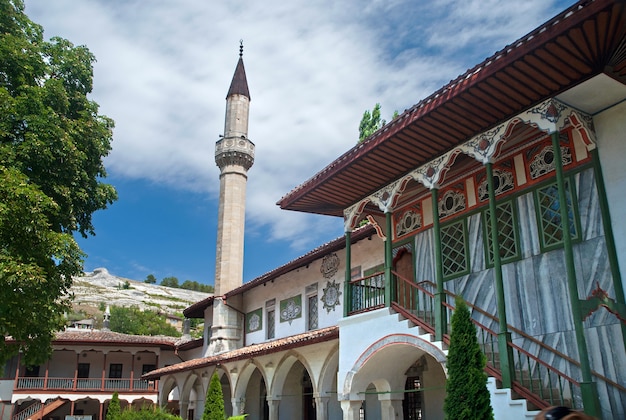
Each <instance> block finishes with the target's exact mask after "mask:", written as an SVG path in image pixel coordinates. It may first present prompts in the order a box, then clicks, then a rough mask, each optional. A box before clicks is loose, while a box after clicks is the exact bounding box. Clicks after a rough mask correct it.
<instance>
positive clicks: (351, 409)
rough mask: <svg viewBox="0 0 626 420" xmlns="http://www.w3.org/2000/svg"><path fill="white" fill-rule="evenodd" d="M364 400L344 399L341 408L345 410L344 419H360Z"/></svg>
mask: <svg viewBox="0 0 626 420" xmlns="http://www.w3.org/2000/svg"><path fill="white" fill-rule="evenodd" d="M362 405H363V400H343V401H341V409H342V410H343V420H359V419H360V413H359V412H360V410H361V406H362Z"/></svg>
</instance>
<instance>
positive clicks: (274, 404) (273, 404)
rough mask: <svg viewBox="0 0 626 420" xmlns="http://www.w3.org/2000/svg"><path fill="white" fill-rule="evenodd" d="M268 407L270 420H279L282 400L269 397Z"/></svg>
mask: <svg viewBox="0 0 626 420" xmlns="http://www.w3.org/2000/svg"><path fill="white" fill-rule="evenodd" d="M267 405H268V406H269V408H270V410H269V411H270V418H269V420H278V406H279V405H280V399H279V398H272V397H267Z"/></svg>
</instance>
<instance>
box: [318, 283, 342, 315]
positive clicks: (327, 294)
mask: <svg viewBox="0 0 626 420" xmlns="http://www.w3.org/2000/svg"><path fill="white" fill-rule="evenodd" d="M322 290H323V293H324V294H323V296H322V302H324V309H326V312H330V311H331V310H333V311H334V310H335V307H336V306H338V305H339V302H340V301H341V299H340V297H341V290H339V283H337V282H335V280H333V281H332V282H330V281H329V282H327V283H326V287H325V288H324V289H322Z"/></svg>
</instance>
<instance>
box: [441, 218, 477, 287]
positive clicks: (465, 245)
mask: <svg viewBox="0 0 626 420" xmlns="http://www.w3.org/2000/svg"><path fill="white" fill-rule="evenodd" d="M467 218H468V216H467V215H464V216H463V217H460V218H457V219H454V220H451V221H449V222H446V223H445V224H442V225H441V228H440V232H439V235H440V239H441V240H440V243H441V265H442V270H441V271H442V272H441V274H442V277H443V280H444V281H448V280H452V279H456V278H458V277H461V276H465V275H467V274H469V273H470V272H471V264H470V252H469V237H468V231H467ZM457 224H461V225H462V226H461V230H462V232H463V241H462V243H463V254H464V256H465V268H464V270H462V271H455V272H453V273H449V274H446V266H445V263H446V255H445V252H444V234H443V233H444V230H445V229H448V228H451V227H453V226H454V225H457ZM447 236H448V237H454V236H453V235H447ZM449 248H450V247H449Z"/></svg>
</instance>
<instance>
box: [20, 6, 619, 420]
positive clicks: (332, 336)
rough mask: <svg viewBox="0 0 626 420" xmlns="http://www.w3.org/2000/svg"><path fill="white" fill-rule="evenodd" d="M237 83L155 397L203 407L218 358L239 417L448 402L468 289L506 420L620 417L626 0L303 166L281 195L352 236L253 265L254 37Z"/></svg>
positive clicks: (362, 413)
mask: <svg viewBox="0 0 626 420" xmlns="http://www.w3.org/2000/svg"><path fill="white" fill-rule="evenodd" d="M226 101H227V106H226V122H225V131H224V136H223V138H221V139H220V140H219V141H218V142H217V144H216V151H215V159H216V163H217V165H218V166H219V167H220V171H221V173H220V209H219V225H220V233H218V243H217V255H216V277H215V285H216V294H215V296H211V297H209V298H207V299H205V300H202V301H200V302H197V303H195V304H194V305H192V306H190V307H188V308H187V309H186V310H185V311H184V315H185V316H186V317H187V318H200V319H203V320H204V323H205V330H204V337H203V338H202V339H199V340H191V341H186V342H185V343H184V344H175V345H174V349H173V354H175V356H176V358H177V361H176V362H175V363H171V364H170V363H164V362H163V361H159V362H158V363H157V362H156V360H155V357H154V356H153V355H151V356H150V358H149V360H151V362H150V363H151V364H152V365H156V366H155V369H154V370H151V371H149V372H147V373H144V374H143V375H142V376H141V379H142V380H143V381H144V382H142V384H157V385H156V386H157V390H155V393H156V394H157V398H156V399H157V400H158V403H159V404H161V405H163V406H167V407H169V408H170V409H172V410H174V411H176V412H179V413H180V414H181V416H182V417H183V418H185V419H189V420H192V419H200V418H201V416H202V410H203V406H204V398H205V394H206V391H207V388H208V385H209V381H210V378H211V376H212V375H213V374H214V373H217V374H218V375H219V377H220V378H221V383H222V389H223V393H224V399H225V402H226V411H227V414H228V415H237V414H244V413H245V414H249V418H250V419H260V420H292V419H305V420H327V419H328V420H335V419H337V420H338V419H344V420H362V419H366V420H375V419H381V420H391V419H423V420H430V419H443V418H444V412H443V405H444V400H445V396H446V391H445V384H446V377H447V373H448V372H447V368H446V359H447V355H448V350H447V349H448V344H449V340H450V333H451V331H450V319H451V317H452V315H453V313H454V310H455V298H456V297H457V296H461V297H462V298H463V299H464V300H465V301H466V302H467V304H468V306H469V308H470V311H471V314H472V319H473V321H474V323H475V325H476V328H477V334H478V339H479V343H480V345H481V348H482V350H483V352H484V353H485V355H486V358H487V366H486V372H487V375H488V377H489V379H488V383H487V386H488V388H489V391H490V394H491V405H492V407H493V410H494V415H495V418H496V419H506V420H511V419H520V420H521V419H532V418H533V417H534V415H535V414H536V413H537V411H538V410H539V409H541V408H544V407H547V406H551V405H564V406H568V407H572V408H574V409H579V410H584V411H585V412H587V413H589V414H592V415H593V416H595V417H597V418H602V419H606V420H608V419H621V418H626V408H625V407H626V375H624V372H626V345H625V337H626V304H625V299H624V286H625V284H626V282H625V281H624V280H623V278H622V274H621V273H622V272H624V271H626V218H624V213H625V212H626V194H625V193H624V191H626V165H624V159H625V158H626V2H624V1H623V0H595V1H592V0H581V1H579V2H578V3H576V4H575V5H573V6H572V7H570V8H568V9H567V10H565V11H563V12H561V13H559V14H558V15H557V16H555V17H554V18H553V19H551V20H549V21H548V22H545V23H544V24H542V25H541V26H539V27H538V28H537V29H535V30H533V31H532V32H530V33H529V34H527V35H525V36H524V37H522V38H520V39H518V40H516V41H513V42H512V43H511V44H509V45H507V46H504V47H503V48H502V49H501V50H500V51H498V52H496V53H495V54H494V55H493V56H491V57H489V58H487V59H486V60H485V61H483V62H482V63H479V64H478V65H476V66H475V67H473V68H471V69H469V70H468V71H467V72H466V73H464V74H462V75H461V76H459V77H458V78H456V79H455V80H453V81H451V82H450V83H448V84H447V85H445V86H443V87H442V88H440V89H439V90H437V91H436V92H434V93H433V94H431V95H430V96H429V97H427V98H424V99H421V100H419V98H416V101H417V103H416V104H415V105H414V106H412V107H411V108H410V109H407V110H406V111H405V112H403V113H402V114H400V115H399V116H398V117H397V118H394V119H393V120H392V121H390V122H389V123H387V124H386V125H385V126H384V127H382V128H381V129H380V130H378V131H377V132H376V133H374V134H373V135H371V136H370V137H369V138H367V139H365V140H364V141H363V142H362V143H359V144H357V145H355V146H354V147H353V148H351V149H350V150H348V151H346V152H345V153H344V154H342V155H341V156H338V157H337V158H336V160H334V161H333V162H331V163H329V164H328V165H327V166H326V167H325V168H321V170H320V171H319V172H318V173H317V174H312V176H311V178H310V179H308V180H303V181H304V182H303V183H302V184H301V185H300V186H299V187H297V188H295V189H294V190H293V191H290V192H288V193H287V194H286V195H285V196H284V197H282V198H281V199H280V200H279V201H278V205H279V206H280V207H281V209H284V210H290V211H300V212H307V213H315V214H322V215H328V216H329V217H336V218H338V220H337V223H343V226H344V228H345V236H343V237H341V238H338V239H335V240H333V241H331V242H328V243H326V244H324V245H321V246H320V247H318V248H315V249H313V250H311V251H310V252H308V253H306V254H304V255H303V256H301V257H299V258H297V259H295V260H293V261H291V262H289V263H287V264H285V265H283V266H281V267H278V268H276V269H274V270H272V271H270V272H269V273H267V274H265V275H263V276H260V277H258V278H256V279H253V280H251V281H249V282H246V283H244V282H243V278H242V269H243V264H244V257H243V232H244V224H245V222H244V214H245V186H246V179H247V171H248V169H249V168H250V167H251V166H252V164H253V162H254V150H255V145H254V144H253V143H252V142H251V141H250V140H249V138H248V121H247V120H248V113H249V111H250V92H249V89H248V84H247V80H246V74H245V70H244V65H243V58H242V56H241V53H240V58H239V61H238V63H237V66H236V70H235V74H234V77H233V80H232V83H231V86H230V89H229V91H228V96H227V99H226ZM168 349H169V348H168ZM169 352H170V350H168V354H169V355H171V353H169ZM105 353H107V352H105ZM80 354H82V353H78V352H77V353H76V356H75V357H76V359H77V363H78V362H79V361H80V360H82V359H81V356H80ZM134 354H135V353H132V352H131V354H130V355H128V356H127V359H129V360H130V363H133V362H132V361H133V360H137V357H135V356H134ZM136 354H138V353H136ZM142 356H143V354H142ZM111 357H112V356H111ZM116 357H117V355H116ZM116 360H117V359H116ZM168 360H169V359H168ZM116 363H118V362H116ZM134 363H135V364H134V367H133V369H134V371H135V372H136V371H138V370H139V369H140V368H139V364H137V362H134ZM77 366H78V365H77ZM103 372H104V373H103V378H104V377H105V376H106V375H105V373H106V368H103ZM21 376H25V375H21ZM127 376H128V375H127ZM136 377H137V376H136V375H135V376H133V375H132V374H131V375H130V378H131V379H132V378H136ZM102 380H103V381H104V380H106V379H102ZM154 381H158V382H154ZM94 418H99V419H101V418H102V413H95V414H94Z"/></svg>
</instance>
